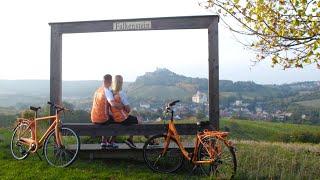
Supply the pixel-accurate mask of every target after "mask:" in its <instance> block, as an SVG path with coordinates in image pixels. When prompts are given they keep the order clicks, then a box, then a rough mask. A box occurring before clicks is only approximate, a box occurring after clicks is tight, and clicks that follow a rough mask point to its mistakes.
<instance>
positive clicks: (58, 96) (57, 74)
mask: <svg viewBox="0 0 320 180" xmlns="http://www.w3.org/2000/svg"><path fill="white" fill-rule="evenodd" d="M50 101H51V102H54V103H56V104H61V103H62V33H60V32H59V31H58V29H57V27H56V26H51V49H50ZM54 113H55V110H54V109H53V108H51V109H50V114H51V115H53V114H54Z"/></svg>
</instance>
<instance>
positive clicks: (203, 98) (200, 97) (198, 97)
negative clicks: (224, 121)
mask: <svg viewBox="0 0 320 180" xmlns="http://www.w3.org/2000/svg"><path fill="white" fill-rule="evenodd" d="M207 101H208V97H207V95H206V94H205V93H202V92H200V91H197V93H196V94H195V95H193V96H192V102H194V103H199V104H203V103H206V102H207Z"/></svg>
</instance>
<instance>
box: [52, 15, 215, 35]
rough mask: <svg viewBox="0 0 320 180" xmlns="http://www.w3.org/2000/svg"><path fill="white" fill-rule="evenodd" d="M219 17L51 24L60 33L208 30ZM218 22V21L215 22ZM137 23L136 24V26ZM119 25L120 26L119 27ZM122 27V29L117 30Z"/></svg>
mask: <svg viewBox="0 0 320 180" xmlns="http://www.w3.org/2000/svg"><path fill="white" fill-rule="evenodd" d="M218 18H219V17H218V16H217V15H209V16H182V17H161V18H139V19H118V20H101V21H79V22H60V23H49V24H50V25H51V26H56V27H57V29H58V30H59V32H60V33H88V32H108V31H138V30H169V29H206V28H208V27H209V25H210V24H211V23H212V22H213V21H215V20H214V19H218ZM215 22H217V21H215ZM135 23H136V24H135ZM117 25H119V26H117ZM115 27H120V28H115Z"/></svg>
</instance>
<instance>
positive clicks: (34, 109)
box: [30, 106, 41, 111]
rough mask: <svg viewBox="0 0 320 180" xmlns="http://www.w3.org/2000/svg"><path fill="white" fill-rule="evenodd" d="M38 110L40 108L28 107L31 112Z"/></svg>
mask: <svg viewBox="0 0 320 180" xmlns="http://www.w3.org/2000/svg"><path fill="white" fill-rule="evenodd" d="M39 109H41V107H33V106H30V110H32V111H38V110H39Z"/></svg>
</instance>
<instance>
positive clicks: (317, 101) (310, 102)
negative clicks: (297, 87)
mask: <svg viewBox="0 0 320 180" xmlns="http://www.w3.org/2000/svg"><path fill="white" fill-rule="evenodd" d="M296 103H297V104H300V105H302V106H307V107H314V108H319V107H320V99H314V100H307V101H299V102H296Z"/></svg>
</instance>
